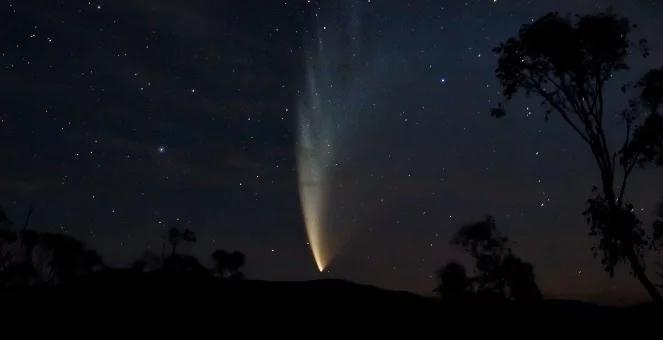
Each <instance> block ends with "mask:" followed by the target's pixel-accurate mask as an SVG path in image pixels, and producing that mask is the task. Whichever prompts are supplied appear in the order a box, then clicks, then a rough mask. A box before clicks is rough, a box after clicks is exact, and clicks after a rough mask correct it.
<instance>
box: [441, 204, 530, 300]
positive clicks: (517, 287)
mask: <svg viewBox="0 0 663 340" xmlns="http://www.w3.org/2000/svg"><path fill="white" fill-rule="evenodd" d="M508 243H509V239H508V238H507V237H506V236H504V235H502V234H501V233H500V232H499V231H498V230H497V227H496V226H495V220H494V219H493V217H492V216H488V217H486V219H485V220H482V221H479V222H476V223H472V224H468V225H465V226H463V227H461V228H460V229H459V230H458V232H457V233H456V235H455V236H454V237H453V239H452V240H451V244H453V245H456V246H460V247H461V248H463V250H465V252H467V253H468V254H469V255H470V256H471V257H472V258H473V259H474V267H475V272H476V273H477V275H476V276H474V277H472V278H467V275H466V273H465V268H464V267H463V266H462V265H460V264H458V263H456V262H453V261H452V262H450V263H448V264H446V265H445V266H444V267H442V268H441V269H440V270H439V271H438V273H437V274H438V275H437V276H438V279H439V280H440V285H439V286H438V287H437V288H436V289H435V290H436V291H437V292H438V293H439V294H440V296H441V297H443V298H446V299H450V300H451V301H458V300H467V299H468V298H471V297H472V296H476V297H477V298H478V299H481V300H504V299H510V300H514V301H517V302H533V301H538V300H540V299H541V298H542V296H541V293H540V291H539V288H538V286H537V285H536V280H535V277H534V268H533V267H532V265H531V264H529V263H527V262H524V261H523V260H521V259H520V258H518V257H517V256H516V255H515V254H513V251H512V249H511V248H510V247H509V246H508Z"/></svg>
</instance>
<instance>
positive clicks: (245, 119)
mask: <svg viewBox="0 0 663 340" xmlns="http://www.w3.org/2000/svg"><path fill="white" fill-rule="evenodd" d="M610 7H612V8H614V10H615V11H616V12H617V13H619V14H621V15H624V16H627V17H628V18H629V19H631V21H632V22H633V23H636V24H638V28H637V29H636V30H635V31H634V36H633V38H640V37H642V38H647V39H648V40H649V44H650V48H651V57H649V58H648V59H644V60H643V59H641V58H639V57H638V58H636V56H633V58H632V60H631V61H630V63H631V67H632V69H631V70H630V71H628V72H622V74H619V75H617V76H616V77H615V79H614V80H613V81H612V82H611V83H610V84H609V86H610V88H609V93H610V94H612V95H610V96H608V97H610V99H609V100H608V106H607V107H608V113H607V117H609V118H610V119H608V121H607V122H606V127H607V129H608V130H609V131H613V128H614V129H615V131H617V130H616V128H617V127H618V126H619V120H618V118H617V113H619V112H620V111H621V109H623V108H624V107H625V106H626V98H625V97H624V96H622V95H621V92H619V91H618V89H619V87H620V86H621V85H622V84H623V83H624V82H626V81H631V80H636V79H638V78H639V77H640V76H642V74H643V73H644V72H645V71H646V70H648V69H650V68H652V67H655V66H656V67H657V66H660V60H661V56H663V50H662V49H663V45H662V44H661V39H660V37H658V36H657V35H656V33H658V31H659V30H660V29H661V24H660V14H661V13H663V12H661V11H662V10H663V3H660V2H657V1H653V0H652V1H645V0H637V1H636V0H634V1H585V0H577V1H576V0H574V1H524V0H513V1H509V0H498V1H494V0H472V1H432V0H431V1H423V0H422V1H380V0H372V1H371V0H368V1H366V0H363V1H354V2H337V1H329V2H321V1H310V2H309V1H306V0H302V1H294V0H290V1H257V0H256V1H212V0H209V1H203V0H187V1H156V0H155V1H146V0H142V1H138V0H137V1H92V2H88V1H27V0H20V1H2V4H1V5H0V8H1V9H0V87H1V90H0V103H1V105H0V155H2V161H1V163H0V164H1V166H0V204H1V205H2V206H3V207H4V208H5V209H6V210H7V211H8V213H9V215H10V216H12V217H13V219H14V220H15V221H16V222H22V220H23V219H24V216H25V213H26V211H27V209H28V207H29V206H30V205H33V206H34V214H33V218H32V221H31V226H32V227H33V228H35V229H37V230H42V231H54V232H65V233H68V234H70V235H72V236H75V237H78V238H80V239H82V240H84V241H85V242H86V243H88V244H89V245H90V246H91V247H94V248H96V249H98V250H99V251H100V253H101V254H102V255H103V256H104V259H105V260H106V261H107V262H108V263H110V264H112V265H117V266H122V265H127V264H129V263H130V261H132V260H133V259H136V258H137V257H139V256H141V255H142V254H143V253H144V252H145V250H147V249H151V250H152V251H155V252H160V251H161V247H162V243H163V237H164V231H165V230H166V229H167V228H169V227H172V226H180V227H182V228H184V227H186V228H190V229H192V230H194V231H195V232H196V233H197V236H198V242H197V243H196V244H195V245H193V246H192V247H190V249H187V251H189V252H191V253H192V254H195V255H197V256H198V257H199V258H200V259H201V261H202V262H203V263H207V261H208V258H209V254H210V253H211V252H212V251H213V250H214V249H217V248H223V249H228V250H241V251H242V252H244V253H245V254H246V255H247V266H246V270H245V271H246V274H247V277H249V278H256V279H269V280H303V279H315V278H322V277H336V278H345V279H349V280H353V281H357V282H361V283H368V284H373V285H377V286H380V287H384V288H390V289H404V290H410V291H414V292H417V293H423V294H432V293H431V291H432V288H433V287H434V278H433V273H434V271H435V269H436V268H438V267H439V266H441V265H442V264H444V263H445V262H446V261H448V260H450V259H452V258H457V259H460V260H463V261H466V260H467V259H466V258H465V257H464V255H463V254H462V253H460V251H459V250H458V249H455V248H453V247H452V246H450V245H449V238H450V236H451V235H452V234H453V233H454V232H455V231H456V230H457V229H458V227H460V226H461V225H463V224H466V223H469V222H474V221H477V220H480V219H482V218H483V217H484V216H485V215H487V214H492V215H494V216H495V218H496V221H497V226H498V228H499V229H500V230H502V231H503V232H504V233H505V234H507V235H508V236H509V237H510V238H511V239H513V241H514V242H515V243H516V246H515V251H516V253H518V254H519V255H520V256H521V257H522V258H523V259H525V260H527V261H530V262H532V263H533V264H534V266H535V271H536V275H537V281H538V283H539V285H540V286H541V288H542V290H543V292H544V294H545V295H547V296H549V297H562V298H577V299H582V300H590V301H600V302H617V303H619V302H632V301H636V300H638V299H640V298H643V297H644V296H645V295H644V294H645V292H644V290H643V289H642V287H641V286H640V285H639V284H638V282H637V281H636V280H634V279H632V278H630V277H629V276H628V273H627V271H626V270H625V267H624V266H621V267H620V268H619V269H618V271H617V273H616V277H615V278H614V279H610V278H609V276H608V275H607V274H606V273H605V272H604V271H603V270H602V268H601V265H600V261H599V260H598V259H594V258H593V256H592V253H591V250H590V248H591V245H592V244H593V240H592V239H591V238H590V237H589V236H588V231H589V228H588V226H587V225H586V224H585V220H584V218H583V216H582V214H581V213H582V211H583V207H584V202H585V200H586V199H587V197H589V195H590V194H591V189H592V185H594V184H596V183H598V179H597V175H598V174H597V171H596V168H595V165H594V163H593V160H592V158H591V154H590V152H589V150H588V148H587V147H586V146H585V145H584V144H583V143H582V142H581V140H580V139H579V138H578V137H577V136H576V135H575V134H574V133H573V132H572V130H571V129H570V128H569V127H568V126H566V125H565V124H564V123H563V122H562V121H561V120H560V119H557V118H558V117H556V116H554V115H553V116H552V117H551V119H550V120H549V121H547V122H546V121H545V120H544V117H543V116H544V112H543V109H542V108H541V107H540V106H539V102H540V100H538V99H535V98H532V99H526V98H524V97H517V98H515V99H514V100H513V101H511V102H510V103H508V104H507V106H506V110H507V112H508V113H509V115H508V116H507V117H505V118H503V119H501V120H497V119H494V118H492V117H490V114H489V110H490V108H492V107H494V106H496V105H497V103H498V102H500V101H501V100H502V96H501V95H500V92H499V86H498V82H497V80H496V78H495V75H494V69H495V67H496V56H495V55H494V53H493V52H492V48H493V47H496V46H497V45H498V44H499V43H500V42H501V41H503V40H505V39H507V38H508V37H510V36H513V35H515V34H516V33H517V30H518V28H519V27H520V26H521V25H522V24H524V23H527V22H529V21H530V20H533V19H536V18H539V17H540V16H542V15H544V14H545V13H547V12H549V11H555V10H556V11H559V12H561V13H580V14H583V13H593V12H597V11H601V10H606V9H607V8H610ZM320 42H322V43H323V44H324V48H323V49H321V50H319V51H322V52H316V53H314V50H315V49H316V48H318V47H317V46H319V44H320ZM320 70H327V71H328V73H329V74H327V75H326V76H325V77H322V79H325V81H326V83H325V84H322V85H321V88H323V89H324V90H320V93H318V94H317V95H318V96H320V98H321V99H320V100H322V102H325V103H327V104H326V105H325V107H328V108H334V109H330V110H323V111H324V112H323V115H325V117H327V118H326V119H329V120H330V121H331V122H333V124H332V125H333V128H332V129H331V130H330V131H329V134H330V135H331V136H332V137H333V139H334V141H335V142H334V143H335V144H334V147H335V150H337V151H335V153H334V157H333V163H334V164H333V167H334V176H333V178H332V179H330V184H329V186H330V187H331V188H332V189H330V190H331V191H333V200H331V201H330V202H329V207H328V209H329V210H330V211H331V214H332V215H333V216H334V219H335V220H336V221H341V222H338V224H340V226H338V227H336V228H338V233H339V235H341V234H342V235H343V237H342V239H343V240H342V242H341V241H339V242H340V243H339V244H340V245H339V246H338V248H339V250H338V252H337V254H336V257H335V258H334V259H333V260H332V262H331V263H330V265H329V267H328V268H327V270H326V271H325V272H324V273H319V272H318V270H317V268H316V265H315V262H314V259H313V257H312V254H311V249H310V247H309V245H308V243H307V242H308V240H307V235H306V231H305V226H304V222H303V218H302V209H301V207H300V191H299V189H298V178H297V174H298V173H297V160H296V149H297V147H296V143H297V140H298V139H297V133H298V128H297V126H298V114H299V112H298V110H300V108H301V106H302V103H303V102H306V100H307V98H309V97H310V96H311V91H310V88H309V87H308V85H307V76H308V75H310V73H311V72H320ZM307 96H309V97H307ZM658 171H659V172H658V173H657V172H656V170H645V171H642V172H639V173H638V174H636V175H635V176H634V178H633V182H632V187H631V189H630V190H631V191H630V192H629V193H628V196H629V197H628V198H629V199H630V200H631V201H633V202H634V203H635V206H636V208H637V212H638V216H640V217H641V218H642V219H643V220H644V221H645V222H648V221H650V220H651V218H652V216H651V215H652V209H653V207H654V206H655V204H656V202H657V198H658V197H659V196H660V194H661V193H663V179H662V178H661V176H660V170H658ZM646 225H648V224H646ZM332 233H333V231H332ZM339 239H340V237H339ZM468 263H469V262H468Z"/></svg>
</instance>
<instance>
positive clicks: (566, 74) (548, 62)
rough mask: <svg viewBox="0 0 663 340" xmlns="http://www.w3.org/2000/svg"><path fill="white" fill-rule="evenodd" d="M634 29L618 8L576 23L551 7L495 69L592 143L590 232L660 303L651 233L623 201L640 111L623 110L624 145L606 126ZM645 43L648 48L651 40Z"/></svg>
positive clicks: (610, 266)
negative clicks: (650, 262)
mask: <svg viewBox="0 0 663 340" xmlns="http://www.w3.org/2000/svg"><path fill="white" fill-rule="evenodd" d="M631 28H632V26H631V25H630V24H629V21H628V20H627V19H626V18H621V17H618V16H616V15H615V14H613V13H611V12H608V13H599V14H595V15H586V16H581V17H579V18H578V20H577V21H576V22H572V20H571V19H570V18H566V17H562V16H560V15H559V14H558V13H550V14H547V15H545V16H543V17H541V18H540V19H538V20H536V21H534V22H532V23H531V24H526V25H523V26H522V28H521V29H520V31H519V33H518V36H517V37H514V38H510V39H508V40H507V41H506V42H504V43H502V44H501V45H500V46H499V47H497V48H496V49H495V52H496V53H497V54H498V55H499V60H498V67H497V70H496V75H497V78H498V79H499V80H500V82H501V85H502V90H503V94H504V96H505V97H506V98H507V99H511V98H512V97H513V96H514V95H515V94H516V93H517V92H518V91H519V90H524V91H525V93H526V94H527V95H531V94H534V95H536V96H538V97H540V98H541V99H543V105H544V106H546V107H547V111H546V118H548V117H549V115H550V114H551V113H553V112H554V113H556V114H557V115H559V116H560V117H561V118H562V119H563V120H564V121H565V122H566V123H567V124H568V125H569V126H570V127H571V128H572V129H573V131H575V133H576V134H577V135H578V136H579V137H580V138H581V139H582V140H583V141H584V143H585V144H587V145H588V146H589V149H590V150H591V152H592V155H593V157H594V160H595V162H596V164H597V166H598V169H599V172H600V177H601V187H600V190H598V189H596V190H595V196H594V197H592V198H590V199H589V200H588V201H587V209H586V210H585V211H584V215H585V216H586V217H587V221H588V223H589V225H590V228H591V231H590V233H591V234H592V235H595V236H597V237H598V238H599V243H598V245H597V246H596V247H595V248H594V251H595V255H597V256H598V255H599V254H601V255H602V263H603V265H604V268H605V269H606V271H607V272H609V273H610V275H611V276H612V275H614V268H615V266H616V265H617V263H619V262H620V261H626V262H628V263H629V264H630V268H631V271H632V273H633V275H634V276H635V277H636V278H637V279H638V280H639V281H640V282H641V284H642V285H643V286H644V287H645V289H646V290H647V292H648V293H649V294H650V295H651V297H652V298H653V299H654V300H655V301H658V302H661V301H663V299H662V298H661V294H660V293H659V292H658V290H657V289H656V287H655V286H654V285H653V284H652V282H651V280H650V279H649V277H648V276H647V275H646V272H645V265H644V259H643V252H644V251H645V249H646V248H647V245H648V239H647V237H646V235H645V233H644V231H643V229H642V226H641V223H640V221H639V220H638V219H637V217H636V216H635V215H634V214H633V213H632V208H633V207H632V205H631V204H630V203H627V202H625V201H624V194H625V192H626V188H627V183H628V179H629V176H630V175H631V172H632V170H633V168H634V166H635V164H636V163H637V162H638V160H639V157H638V156H636V154H635V153H631V152H625V151H626V150H627V149H628V146H629V144H631V140H632V137H633V136H632V130H633V125H634V122H635V118H636V116H635V115H634V114H633V113H634V111H632V110H631V111H629V110H627V111H625V113H624V114H623V115H622V118H623V122H624V136H625V140H624V142H623V144H622V147H621V148H620V149H613V148H611V147H610V145H609V139H608V138H607V136H606V133H605V130H604V127H603V125H604V87H605V84H606V83H607V82H608V81H609V80H610V79H612V78H613V75H614V74H615V73H617V72H618V71H621V70H626V69H628V65H627V64H626V58H627V56H628V55H629V51H630V50H631V48H632V47H633V46H634V45H635V44H633V43H631V41H630V40H629V33H630V31H631ZM639 45H640V47H642V50H643V55H647V54H648V51H647V50H646V42H645V41H643V40H641V41H640V42H639ZM657 93H658V92H655V91H653V92H652V91H648V92H647V95H646V98H643V99H647V100H648V101H646V102H645V104H647V103H651V101H652V100H653V101H654V102H656V100H657V98H658V99H660V97H658V94H657ZM631 106H634V105H631ZM504 113H505V112H504V109H503V108H502V107H501V105H500V107H499V108H497V109H494V110H493V111H492V114H493V115H494V116H497V117H500V116H503V115H504ZM620 154H621V157H620V159H619V160H618V159H617V158H618V157H619V155H620ZM618 172H620V173H618ZM618 176H619V177H621V178H620V179H618Z"/></svg>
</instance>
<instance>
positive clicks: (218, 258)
mask: <svg viewBox="0 0 663 340" xmlns="http://www.w3.org/2000/svg"><path fill="white" fill-rule="evenodd" d="M212 261H213V262H214V274H215V275H216V276H217V277H219V278H222V279H243V278H244V274H242V272H240V271H239V269H240V268H241V267H242V266H244V262H245V256H244V254H243V253H241V252H239V251H234V252H232V253H228V252H227V251H225V250H222V249H219V250H216V251H214V252H213V253H212Z"/></svg>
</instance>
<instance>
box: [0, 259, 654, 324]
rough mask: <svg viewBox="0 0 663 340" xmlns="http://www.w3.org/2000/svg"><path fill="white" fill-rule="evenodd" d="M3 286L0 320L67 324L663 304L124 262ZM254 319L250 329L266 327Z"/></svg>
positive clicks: (436, 316) (591, 314)
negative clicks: (487, 297)
mask: <svg viewBox="0 0 663 340" xmlns="http://www.w3.org/2000/svg"><path fill="white" fill-rule="evenodd" d="M0 294H1V295H0V320H2V323H4V324H5V325H18V324H19V323H23V322H29V323H31V324H36V323H35V322H36V321H37V320H50V321H58V322H60V324H69V325H72V326H73V325H76V324H79V323H84V324H88V325H89V323H90V322H94V323H107V324H109V325H119V324H122V325H126V324H127V322H128V323H137V324H140V325H143V326H145V325H157V324H161V325H166V324H167V325H169V326H168V327H175V328H182V327H184V328H186V327H199V326H204V325H208V326H209V325H217V324H219V325H221V324H222V325H225V326H223V327H230V328H233V327H239V325H243V326H242V327H246V326H247V325H248V326H249V327H255V326H256V325H261V327H262V326H264V327H268V326H267V325H271V326H274V325H278V327H286V326H287V325H305V326H306V327H313V328H316V327H319V328H318V329H326V328H328V327H330V326H332V325H333V326H334V327H336V328H338V327H350V328H354V327H356V326H359V327H362V328H364V329H374V330H379V331H380V332H383V331H384V332H389V331H391V330H394V331H395V330H403V329H407V328H410V327H415V328H416V329H418V330H420V331H421V330H430V331H432V332H440V329H439V327H442V325H445V326H444V327H451V326H453V327H454V328H455V329H459V328H458V327H460V326H461V325H466V326H470V328H468V329H469V330H472V329H473V328H472V327H473V326H474V327H475V328H474V330H475V331H485V330H488V329H493V328H494V327H498V328H496V329H519V328H522V327H529V326H537V327H546V328H551V329H552V328H553V327H556V326H558V325H561V324H566V325H573V324H577V325H588V324H593V323H596V324H597V325H615V326H617V325H628V324H641V325H656V324H658V322H659V321H663V313H661V310H658V309H657V308H656V307H655V306H653V305H640V306H631V307H605V306H597V305H592V304H587V303H581V302H574V301H561V300H546V301H544V302H542V303H539V304H534V305H516V304H506V303H473V304H466V305H450V304H444V303H441V302H439V300H437V299H434V298H427V297H422V296H419V295H416V294H412V293H407V292H397V291H389V290H383V289H379V288H376V287H372V286H366V285H359V284H355V283H351V282H347V281H342V280H318V281H305V282H269V281H255V280H244V281H233V280H226V281H217V280H212V279H210V278H208V277H202V276H194V275H182V274H179V275H173V274H163V273H153V274H141V273H135V272H130V271H113V272H107V273H100V274H97V275H95V276H94V277H91V278H88V279H86V280H84V281H79V282H77V283H73V284H69V285H67V286H61V287H50V288H29V289H15V290H4V291H1V292H0ZM652 322H653V323H652ZM176 325H177V326H176ZM187 325H188V326H187ZM233 325H234V326H233ZM214 327H216V326H214ZM261 327H258V328H253V329H251V328H249V330H251V331H256V330H257V331H265V330H267V329H264V328H261ZM230 328H229V329H230ZM242 329H245V330H246V328H242Z"/></svg>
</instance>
